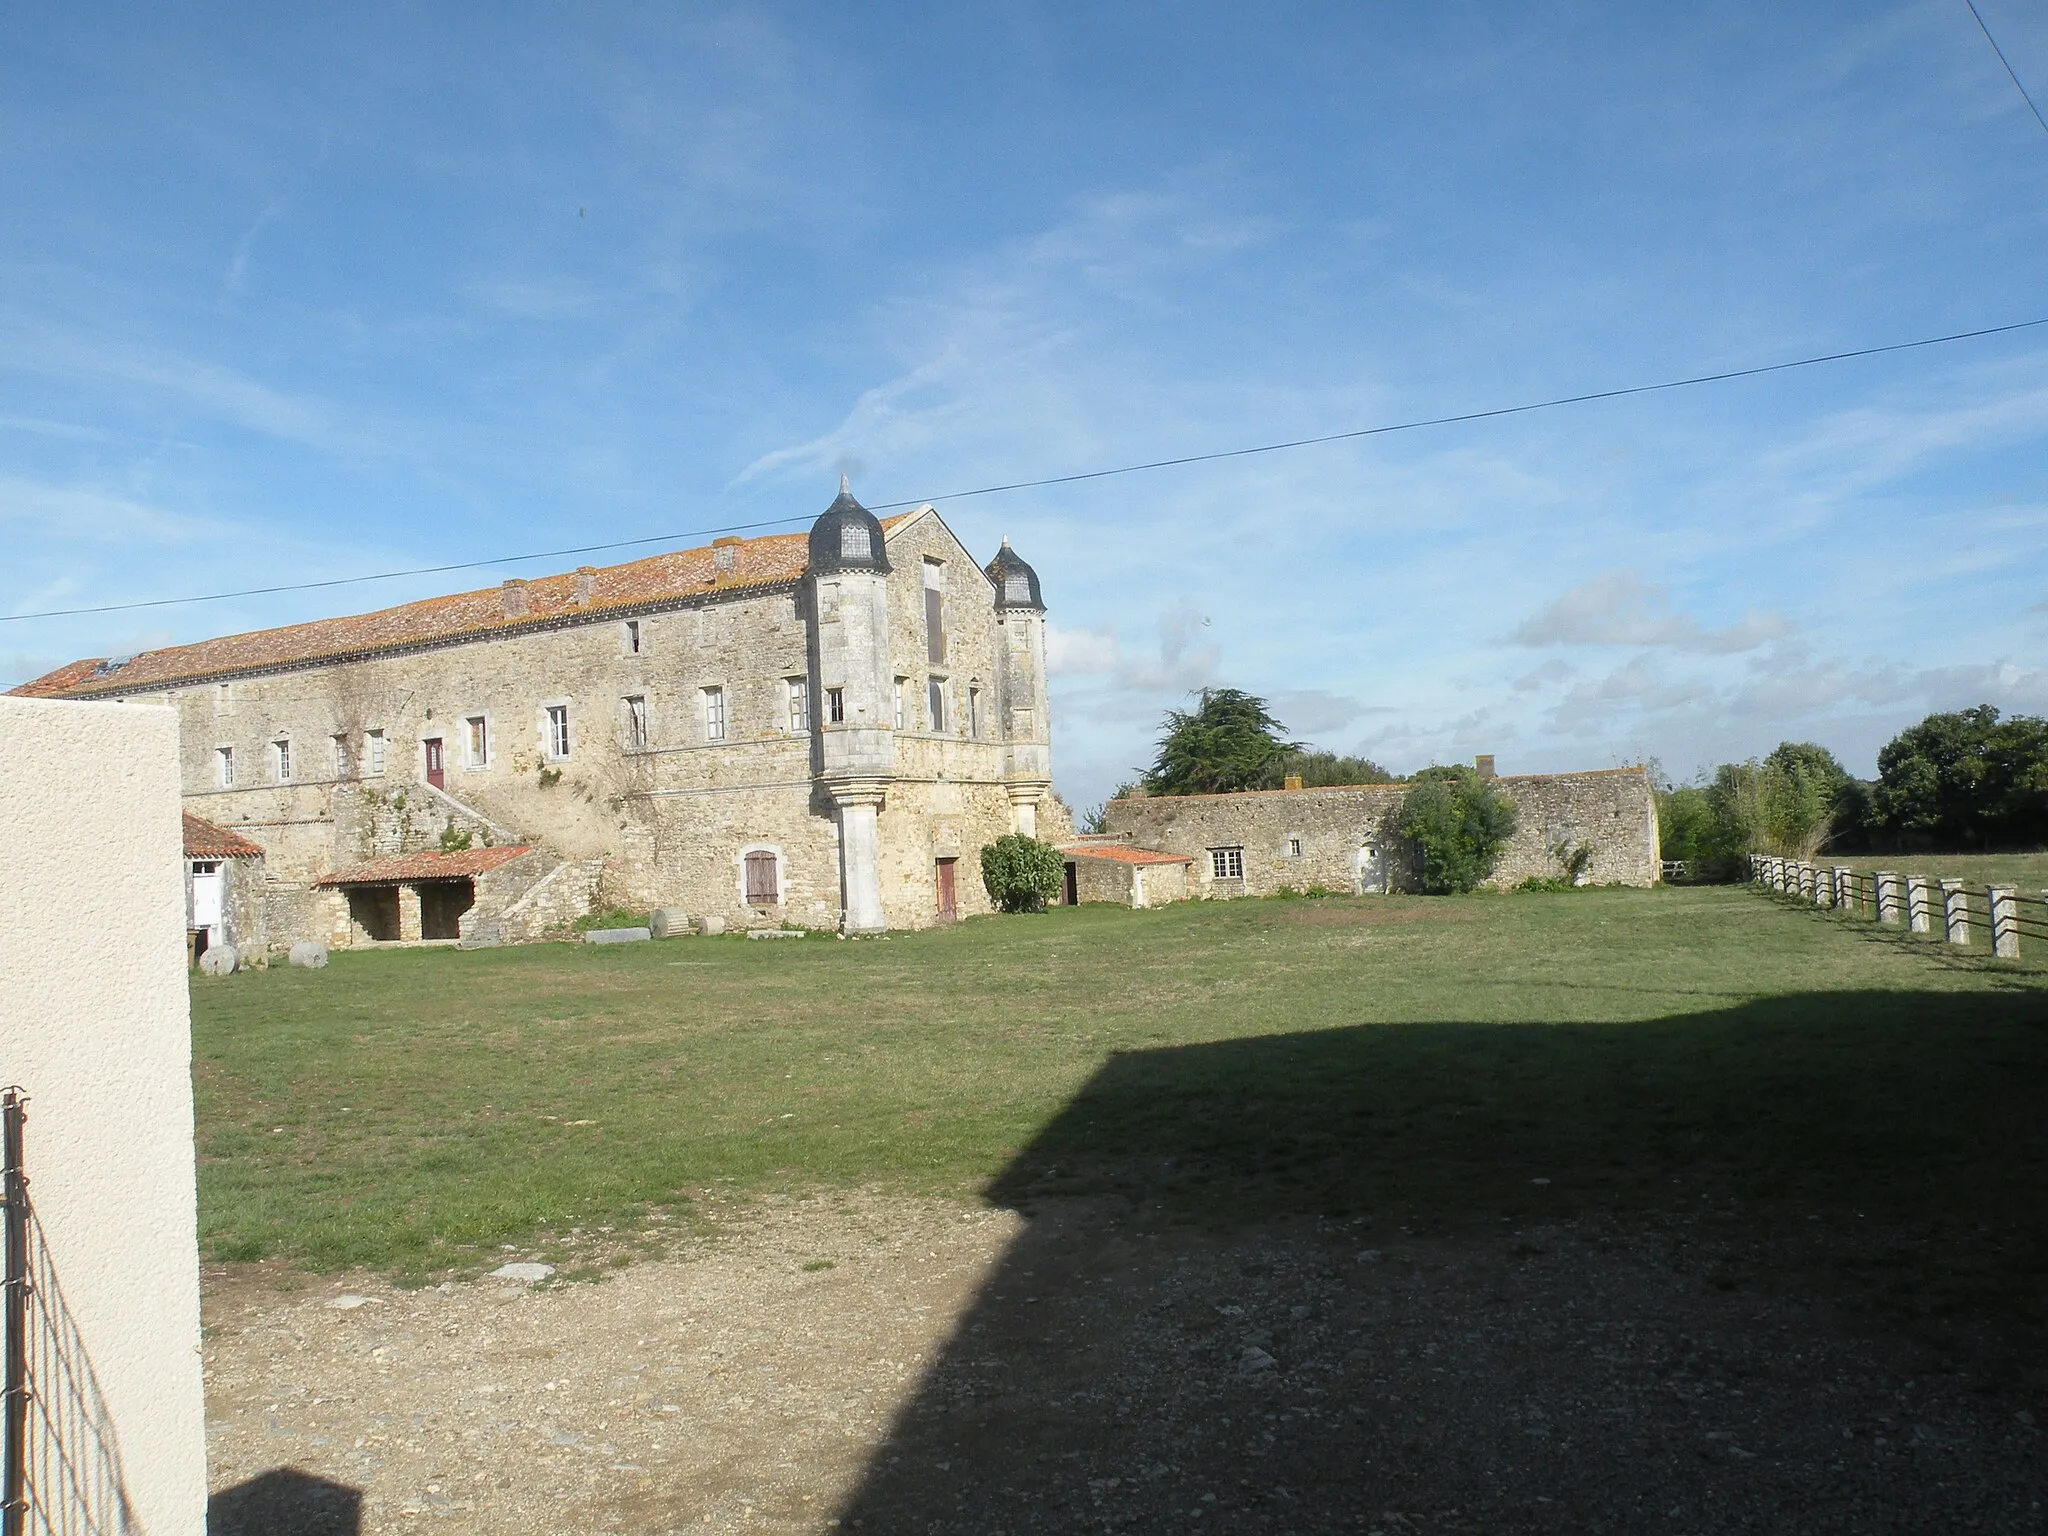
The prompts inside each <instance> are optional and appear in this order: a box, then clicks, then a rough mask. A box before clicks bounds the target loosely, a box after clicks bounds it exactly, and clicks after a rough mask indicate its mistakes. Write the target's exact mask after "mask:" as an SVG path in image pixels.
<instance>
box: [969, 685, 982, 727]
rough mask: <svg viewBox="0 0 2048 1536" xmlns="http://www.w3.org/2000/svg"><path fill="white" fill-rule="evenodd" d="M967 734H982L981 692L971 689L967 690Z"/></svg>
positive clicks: (977, 689)
mask: <svg viewBox="0 0 2048 1536" xmlns="http://www.w3.org/2000/svg"><path fill="white" fill-rule="evenodd" d="M967 734H968V735H970V736H979V735H980V734H981V690H980V689H979V688H972V687H970V688H969V689H968V690H967Z"/></svg>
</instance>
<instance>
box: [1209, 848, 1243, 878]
mask: <svg viewBox="0 0 2048 1536" xmlns="http://www.w3.org/2000/svg"><path fill="white" fill-rule="evenodd" d="M1209 876H1210V878H1211V879H1213V880H1242V879H1243V878H1244V850H1243V849H1242V848H1211V849H1210V850H1209Z"/></svg>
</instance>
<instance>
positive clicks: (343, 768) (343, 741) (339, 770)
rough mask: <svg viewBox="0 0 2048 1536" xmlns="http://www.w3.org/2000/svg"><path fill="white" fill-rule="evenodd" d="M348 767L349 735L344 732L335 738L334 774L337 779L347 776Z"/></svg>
mask: <svg viewBox="0 0 2048 1536" xmlns="http://www.w3.org/2000/svg"><path fill="white" fill-rule="evenodd" d="M348 767H349V759H348V735H347V733H346V732H342V733H340V734H338V735H336V736H335V738H334V776H335V777H336V778H337V779H345V778H347V777H348Z"/></svg>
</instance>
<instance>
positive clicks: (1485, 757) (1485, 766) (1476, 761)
mask: <svg viewBox="0 0 2048 1536" xmlns="http://www.w3.org/2000/svg"><path fill="white" fill-rule="evenodd" d="M1472 766H1473V767H1474V768H1477V769H1478V770H1479V777H1481V778H1482V779H1490V778H1492V777H1493V754H1492V753H1491V752H1482V753H1480V754H1479V755H1478V756H1477V757H1475V758H1473V759H1472Z"/></svg>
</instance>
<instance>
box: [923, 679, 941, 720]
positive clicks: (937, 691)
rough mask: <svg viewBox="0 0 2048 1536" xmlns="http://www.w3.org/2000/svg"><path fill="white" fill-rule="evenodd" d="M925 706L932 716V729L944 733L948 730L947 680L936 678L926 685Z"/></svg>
mask: <svg viewBox="0 0 2048 1536" xmlns="http://www.w3.org/2000/svg"><path fill="white" fill-rule="evenodd" d="M924 706H925V709H926V711H927V712H928V713H929V714H930V716H931V722H932V729H933V730H935V731H943V730H944V729H945V728H946V680H945V679H944V678H943V677H934V678H931V679H930V680H928V681H927V682H926V683H925V685H924Z"/></svg>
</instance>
